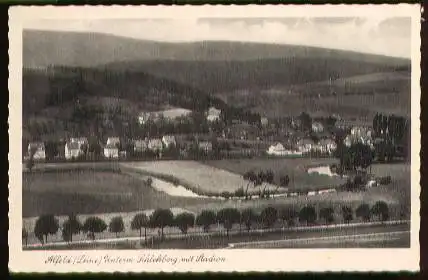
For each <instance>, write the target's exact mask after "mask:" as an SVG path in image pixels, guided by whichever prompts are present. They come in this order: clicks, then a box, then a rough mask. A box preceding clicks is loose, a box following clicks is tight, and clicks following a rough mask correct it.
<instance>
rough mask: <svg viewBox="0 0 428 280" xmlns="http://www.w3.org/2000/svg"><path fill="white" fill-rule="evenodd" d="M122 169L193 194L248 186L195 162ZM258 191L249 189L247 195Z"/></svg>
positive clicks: (237, 176) (131, 165) (130, 165)
mask: <svg viewBox="0 0 428 280" xmlns="http://www.w3.org/2000/svg"><path fill="white" fill-rule="evenodd" d="M121 165H122V166H123V167H126V168H131V169H134V170H138V171H140V172H141V173H142V174H145V175H153V176H154V177H161V178H162V179H165V180H175V181H176V182H177V184H180V185H182V186H185V187H186V188H188V189H191V190H192V191H193V192H195V193H197V194H200V195H205V194H221V193H222V192H234V191H236V190H237V189H239V188H245V187H246V185H247V184H248V182H247V181H245V180H244V179H243V178H242V175H241V174H235V173H232V172H229V171H227V170H223V169H220V168H216V167H213V166H209V165H205V164H202V163H199V162H196V161H152V162H132V163H123V164H121ZM276 188H277V187H276V186H275V185H269V184H268V185H267V188H266V189H268V190H275V189H276ZM257 191H258V190H256V189H250V190H249V193H256V192H257Z"/></svg>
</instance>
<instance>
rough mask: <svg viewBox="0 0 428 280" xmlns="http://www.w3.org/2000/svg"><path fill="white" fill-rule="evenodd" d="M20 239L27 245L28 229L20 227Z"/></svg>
mask: <svg viewBox="0 0 428 280" xmlns="http://www.w3.org/2000/svg"><path fill="white" fill-rule="evenodd" d="M22 240H23V241H24V242H25V246H27V245H28V231H27V230H26V229H25V228H22Z"/></svg>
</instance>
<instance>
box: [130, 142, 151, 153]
mask: <svg viewBox="0 0 428 280" xmlns="http://www.w3.org/2000/svg"><path fill="white" fill-rule="evenodd" d="M133 142H134V152H144V151H146V150H147V146H148V143H147V142H148V141H147V140H142V139H136V140H134V141H133Z"/></svg>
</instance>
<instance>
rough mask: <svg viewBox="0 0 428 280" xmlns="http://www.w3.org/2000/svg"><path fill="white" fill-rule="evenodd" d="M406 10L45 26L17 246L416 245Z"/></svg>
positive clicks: (28, 94) (25, 71) (26, 88)
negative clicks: (402, 13)
mask: <svg viewBox="0 0 428 280" xmlns="http://www.w3.org/2000/svg"><path fill="white" fill-rule="evenodd" d="M410 34H411V20H410V18H406V17H391V18H386V19H376V20H375V19H373V18H364V17H343V18H332V17H316V18H251V19H245V18H227V19H226V18H200V19H197V20H177V19H146V20H141V19H122V20H121V19H111V20H108V19H103V20H95V19H94V20H83V19H82V20H39V21H34V22H32V24H31V25H29V26H28V28H25V29H24V30H23V33H22V40H23V45H22V155H23V158H22V163H23V171H22V218H23V227H22V248H23V250H24V251H27V250H87V249H96V250H100V249H109V250H112V249H113V250H120V249H128V250H129V249H225V248H227V249H231V250H233V249H275V248H278V249H279V248H282V249H284V248H289V249H291V248H410V220H411V217H410V205H411V199H410V192H411V176H410V170H411V162H410V148H411V145H410V143H411V135H410V114H411V106H410V103H411V86H410V85H411V74H412V73H411V60H410V57H411V51H410V47H411V38H410V37H411V36H410Z"/></svg>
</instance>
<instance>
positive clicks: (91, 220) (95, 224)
mask: <svg viewBox="0 0 428 280" xmlns="http://www.w3.org/2000/svg"><path fill="white" fill-rule="evenodd" d="M106 229H107V224H106V223H105V222H104V220H102V219H101V218H99V217H88V218H86V220H85V222H84V224H83V228H82V230H83V231H84V232H87V233H89V236H90V237H91V239H92V240H95V234H96V233H101V232H104V231H105V230H106Z"/></svg>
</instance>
